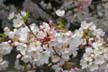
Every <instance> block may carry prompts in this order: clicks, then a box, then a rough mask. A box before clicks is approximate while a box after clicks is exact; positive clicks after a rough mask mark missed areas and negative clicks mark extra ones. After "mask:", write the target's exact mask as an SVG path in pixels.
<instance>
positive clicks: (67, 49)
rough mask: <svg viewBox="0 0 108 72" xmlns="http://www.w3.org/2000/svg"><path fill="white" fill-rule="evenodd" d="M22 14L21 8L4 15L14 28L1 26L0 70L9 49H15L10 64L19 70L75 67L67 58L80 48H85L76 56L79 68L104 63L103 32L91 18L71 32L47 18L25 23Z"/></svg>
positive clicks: (65, 71) (61, 71)
mask: <svg viewBox="0 0 108 72" xmlns="http://www.w3.org/2000/svg"><path fill="white" fill-rule="evenodd" d="M26 16H27V13H26V12H24V11H22V12H21V13H14V12H13V13H11V14H10V15H9V17H8V19H9V20H11V21H12V23H13V27H14V28H13V29H10V28H8V27H5V28H4V34H5V36H6V38H7V39H6V40H5V41H4V42H1V43H0V71H2V70H5V69H6V68H8V66H9V63H8V60H4V58H3V56H4V55H7V54H10V53H11V51H12V50H13V49H16V50H17V51H18V52H19V53H18V54H17V55H16V60H15V64H14V67H15V69H17V70H21V71H26V70H32V69H35V70H36V69H37V68H41V67H42V66H44V65H45V66H46V65H47V66H46V68H47V67H48V68H49V67H50V68H52V69H54V70H55V72H73V71H75V70H76V71H77V70H79V68H78V67H79V66H78V67H77V66H76V65H74V64H72V62H71V60H72V59H75V58H78V54H79V53H78V50H80V49H84V50H85V52H84V53H83V56H82V58H81V60H79V61H80V62H79V63H80V66H81V68H82V69H85V68H89V69H90V70H91V71H94V70H96V69H98V68H99V66H101V65H103V64H106V65H107V58H108V46H107V42H106V41H105V40H104V38H103V37H104V34H105V33H104V32H103V31H102V30H101V29H97V28H96V26H95V24H93V23H92V22H90V23H88V22H86V21H83V22H82V23H81V27H80V28H79V29H78V30H75V31H74V32H71V31H69V30H62V29H59V28H57V27H55V26H54V24H53V23H50V22H49V23H47V22H43V23H42V24H41V25H40V26H38V25H36V23H32V24H29V25H27V24H26V22H25V21H24V18H25V17H26ZM78 59H79V58H78ZM21 62H22V64H21Z"/></svg>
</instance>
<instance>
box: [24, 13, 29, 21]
mask: <svg viewBox="0 0 108 72" xmlns="http://www.w3.org/2000/svg"><path fill="white" fill-rule="evenodd" d="M28 18H29V13H28V12H27V13H26V16H24V17H23V20H24V22H26V21H27V20H28Z"/></svg>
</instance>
